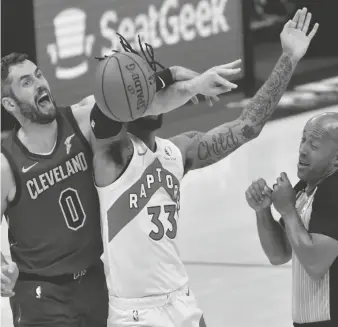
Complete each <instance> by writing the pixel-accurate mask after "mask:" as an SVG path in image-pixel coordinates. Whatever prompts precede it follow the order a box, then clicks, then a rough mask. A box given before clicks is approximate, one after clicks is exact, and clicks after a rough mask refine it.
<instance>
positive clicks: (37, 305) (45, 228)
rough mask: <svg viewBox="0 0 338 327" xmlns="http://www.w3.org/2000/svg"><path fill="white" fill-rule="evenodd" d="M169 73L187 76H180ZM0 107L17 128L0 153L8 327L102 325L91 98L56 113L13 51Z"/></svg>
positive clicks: (5, 66)
mask: <svg viewBox="0 0 338 327" xmlns="http://www.w3.org/2000/svg"><path fill="white" fill-rule="evenodd" d="M176 70H177V69H176ZM182 71H183V74H182ZM176 73H177V75H178V78H180V75H184V76H185V77H187V78H188V79H189V75H190V76H191V74H190V73H189V71H188V70H185V69H183V68H180V69H178V71H177V72H176ZM193 75H195V73H194V74H193ZM182 83H185V82H182ZM183 88H184V89H185V86H184V84H181V83H174V84H173V85H172V86H170V87H167V88H166V89H165V90H161V91H160V92H158V93H157V94H156V97H155V99H154V102H153V108H154V112H157V113H161V112H166V111H168V110H171V109H174V108H176V107H178V106H181V105H182V104H183V103H185V102H186V101H188V100H189V99H190V98H191V97H192V96H193V95H194V94H192V93H191V92H190V91H188V90H187V91H185V90H183ZM167 99H170V103H169V105H168V100H167ZM1 101H2V105H3V106H4V108H5V109H6V110H7V111H8V112H10V113H11V114H12V115H13V116H14V117H15V118H16V119H17V120H18V123H19V124H18V126H17V127H16V128H15V129H14V130H13V131H12V133H11V134H10V135H9V137H8V138H7V139H5V140H4V142H3V143H2V154H1V216H2V215H3V214H4V215H5V216H6V218H7V222H8V226H9V241H10V251H11V256H12V260H13V262H12V263H10V264H8V263H7V262H6V259H5V258H4V257H3V256H2V260H1V295H2V296H7V297H10V303H11V308H12V312H13V321H14V326H20V327H24V326H36V327H40V326H44V327H46V326H58V327H61V326H65V327H79V326H82V327H86V326H88V327H93V326H95V327H104V326H106V323H107V314H108V294H107V288H106V280H105V276H104V271H103V266H102V263H101V261H100V256H101V254H102V241H101V231H100V218H99V215H100V210H99V201H98V196H97V192H96V189H95V187H94V184H93V178H92V175H93V170H92V161H93V160H92V159H93V158H92V150H91V139H90V138H91V128H90V120H89V115H90V111H91V109H92V108H93V97H91V98H89V99H87V100H86V101H83V102H81V103H79V104H77V105H73V106H71V107H67V108H57V107H56V105H55V102H54V100H53V96H52V93H51V90H50V87H49V84H48V81H47V80H46V79H45V77H44V75H43V74H42V72H41V70H40V69H39V68H38V67H37V66H36V65H35V64H34V63H33V62H32V61H30V60H28V58H27V56H26V55H24V54H16V53H13V54H10V55H8V56H5V57H4V58H2V60H1ZM164 104H165V106H164ZM148 110H151V108H148ZM18 270H19V271H18ZM19 272H20V274H19V277H18V273H19ZM17 278H18V279H17Z"/></svg>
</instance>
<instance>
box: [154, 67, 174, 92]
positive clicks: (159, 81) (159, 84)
mask: <svg viewBox="0 0 338 327" xmlns="http://www.w3.org/2000/svg"><path fill="white" fill-rule="evenodd" d="M155 77H156V92H158V91H160V90H162V89H164V88H166V87H168V86H170V85H172V84H174V83H175V79H174V75H173V73H172V71H171V69H170V68H166V69H163V70H161V71H159V72H156V73H155Z"/></svg>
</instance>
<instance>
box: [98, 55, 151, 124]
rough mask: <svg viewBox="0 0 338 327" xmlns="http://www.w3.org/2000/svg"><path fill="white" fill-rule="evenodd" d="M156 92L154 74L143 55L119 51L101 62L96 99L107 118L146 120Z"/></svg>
mask: <svg viewBox="0 0 338 327" xmlns="http://www.w3.org/2000/svg"><path fill="white" fill-rule="evenodd" d="M155 92H156V82H155V77H154V72H153V71H152V69H151V68H150V66H149V64H148V63H147V61H146V60H145V59H143V58H142V57H140V56H139V55H137V54H134V53H130V52H128V53H121V52H116V53H114V54H112V55H111V56H109V57H106V58H104V59H102V60H100V62H99V63H98V66H97V69H96V76H95V85H94V97H95V100H96V103H97V104H98V106H99V108H100V109H101V111H102V113H104V114H105V115H106V116H107V117H109V118H111V119H113V120H116V121H119V122H130V121H133V120H135V119H138V118H140V117H142V116H143V114H144V112H145V111H146V110H147V108H148V106H149V105H150V104H151V102H152V101H153V99H154V96H155Z"/></svg>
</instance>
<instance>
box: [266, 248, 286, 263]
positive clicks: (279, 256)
mask: <svg viewBox="0 0 338 327" xmlns="http://www.w3.org/2000/svg"><path fill="white" fill-rule="evenodd" d="M291 258H292V252H291V251H289V250H288V249H283V250H282V251H278V252H277V253H275V254H273V255H270V256H268V259H269V261H270V263H271V264H272V265H273V266H281V265H284V264H286V263H288V262H289V261H290V260H291Z"/></svg>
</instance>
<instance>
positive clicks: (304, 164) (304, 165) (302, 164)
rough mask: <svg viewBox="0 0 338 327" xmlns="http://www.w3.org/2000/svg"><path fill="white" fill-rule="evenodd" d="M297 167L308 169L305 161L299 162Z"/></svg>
mask: <svg viewBox="0 0 338 327" xmlns="http://www.w3.org/2000/svg"><path fill="white" fill-rule="evenodd" d="M298 166H301V167H308V166H310V164H309V163H307V162H306V161H303V160H299V162H298Z"/></svg>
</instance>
